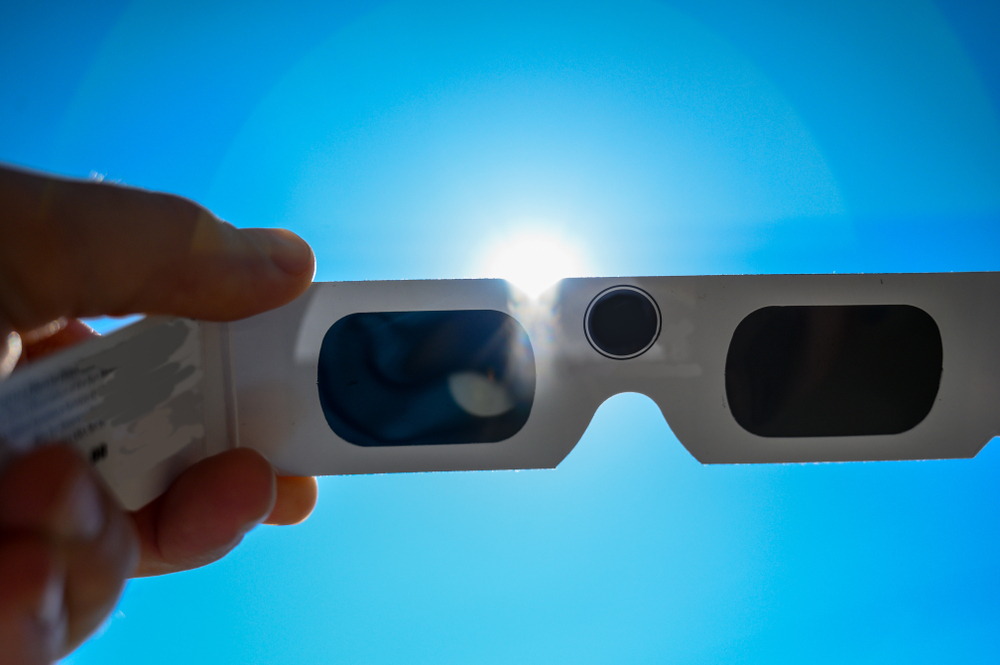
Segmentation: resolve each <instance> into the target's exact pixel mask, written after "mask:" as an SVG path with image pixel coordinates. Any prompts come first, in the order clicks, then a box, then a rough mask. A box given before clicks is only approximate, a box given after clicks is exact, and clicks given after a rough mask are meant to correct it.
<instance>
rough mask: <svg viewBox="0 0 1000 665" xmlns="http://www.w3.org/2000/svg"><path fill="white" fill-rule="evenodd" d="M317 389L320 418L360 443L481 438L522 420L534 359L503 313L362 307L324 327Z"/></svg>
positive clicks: (530, 395) (511, 430)
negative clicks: (410, 310)
mask: <svg viewBox="0 0 1000 665" xmlns="http://www.w3.org/2000/svg"><path fill="white" fill-rule="evenodd" d="M318 388H319V398H320V403H321V405H322V407H323V414H324V415H325V416H326V421H327V423H328V424H329V425H330V427H331V428H332V429H333V431H334V432H336V433H337V435H338V436H340V437H341V438H342V439H345V440H346V441H349V442H351V443H353V444H356V445H359V446H403V445H431V444H445V443H490V442H495V441H502V440H504V439H507V438H510V437H511V436H513V435H514V434H516V433H517V432H518V431H519V430H520V429H521V428H522V427H523V426H524V423H525V422H527V420H528V415H529V414H530V413H531V404H532V401H533V400H534V395H535V358H534V354H533V353H532V350H531V344H530V342H529V341H528V335H527V333H526V332H525V331H524V328H522V327H521V324H519V323H518V322H517V321H515V320H514V319H513V318H511V317H510V316H508V315H507V314H504V313H503V312H497V311H494V310H463V311H438V312H364V313H358V314H351V315H349V316H345V317H344V318H342V319H340V320H339V321H337V322H336V323H334V324H333V325H332V326H331V327H330V329H329V330H328V331H327V332H326V335H325V336H324V337H323V344H322V346H321V347H320V354H319V375H318Z"/></svg>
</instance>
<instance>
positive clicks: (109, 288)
mask: <svg viewBox="0 0 1000 665" xmlns="http://www.w3.org/2000/svg"><path fill="white" fill-rule="evenodd" d="M0 206H2V208H3V210H4V215H3V217H2V218H0V234H2V237H3V239H4V241H3V243H0V318H6V320H7V321H8V322H9V323H10V324H11V325H12V326H13V328H14V329H15V330H18V331H22V330H30V329H32V328H36V327H38V326H40V325H43V324H45V323H47V322H49V321H52V320H54V319H57V318H59V317H67V318H75V317H85V316H97V315H103V314H110V315H122V314H129V313H148V314H173V315H178V316H188V317H192V318H200V319H208V320H217V321H219V320H232V319H237V318H242V317H245V316H250V315H252V314H256V313H259V312H262V311H266V310H268V309H272V308H274V307H277V306H279V305H281V304H284V303H286V302H288V301H290V300H292V299H294V298H295V297H296V296H298V295H299V294H301V293H302V292H303V291H304V290H305V289H306V287H307V286H308V285H309V282H310V281H311V280H312V272H313V265H314V261H313V255H312V251H311V250H310V249H309V247H308V245H306V244H305V242H303V241H302V240H301V239H300V238H298V237H297V236H296V235H294V234H293V233H291V232H289V231H281V230H277V229H243V230H240V229H237V228H235V227H234V226H232V225H230V224H227V223H225V222H222V221H220V220H219V219H217V218H216V217H215V216H214V215H212V213H210V212H209V211H207V210H206V209H204V208H202V207H201V206H199V205H197V204H196V203H193V202H192V201H189V200H186V199H183V198H180V197H178V196H173V195H169V194H159V193H154V192H148V191H144V190H140V189H133V188H129V187H122V186H118V185H112V184H106V183H98V182H89V181H74V180H66V179H59V178H51V177H46V176H42V175H36V174H30V173H26V172H23V171H16V170H12V169H4V168H0Z"/></svg>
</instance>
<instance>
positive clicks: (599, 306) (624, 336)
mask: <svg viewBox="0 0 1000 665" xmlns="http://www.w3.org/2000/svg"><path fill="white" fill-rule="evenodd" d="M586 326H587V336H588V338H589V339H590V341H591V344H593V345H594V347H595V348H596V349H597V350H598V351H600V352H601V353H603V354H604V355H607V356H611V357H613V358H629V357H634V356H636V355H638V354H639V353H641V352H643V351H645V350H646V349H648V348H649V347H650V345H652V343H653V342H655V341H656V337H657V335H658V334H659V332H660V315H659V312H658V311H657V309H656V305H655V303H654V302H653V299H652V298H650V297H649V296H648V295H647V294H646V293H644V292H642V291H639V290H637V289H631V288H616V289H611V290H608V291H606V292H604V293H603V294H601V295H599V296H597V298H596V299H595V300H594V302H593V304H592V305H591V306H590V308H589V311H588V312H587V320H586Z"/></svg>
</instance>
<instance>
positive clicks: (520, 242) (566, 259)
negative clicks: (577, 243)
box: [486, 233, 584, 298]
mask: <svg viewBox="0 0 1000 665" xmlns="http://www.w3.org/2000/svg"><path fill="white" fill-rule="evenodd" d="M583 268H584V266H583V261H582V259H581V256H580V252H579V251H578V250H577V249H576V248H575V247H574V246H573V245H572V244H571V243H569V242H568V241H566V240H564V239H563V238H560V237H557V236H555V235H544V234H538V233H524V234H519V235H517V236H514V237H512V238H510V239H509V240H507V241H503V242H499V243H497V244H495V245H494V246H492V247H491V248H490V249H489V252H488V254H487V258H486V273H487V276H489V277H502V278H503V279H506V280H507V281H508V282H510V283H511V284H513V285H514V286H516V287H517V288H519V289H521V290H522V291H524V292H525V293H526V294H527V295H528V296H530V297H532V298H537V297H538V296H539V295H541V293H542V292H543V291H545V290H546V289H547V288H549V287H550V286H552V285H553V284H555V283H556V282H558V281H559V280H560V279H562V278H563V277H576V276H579V275H581V274H583Z"/></svg>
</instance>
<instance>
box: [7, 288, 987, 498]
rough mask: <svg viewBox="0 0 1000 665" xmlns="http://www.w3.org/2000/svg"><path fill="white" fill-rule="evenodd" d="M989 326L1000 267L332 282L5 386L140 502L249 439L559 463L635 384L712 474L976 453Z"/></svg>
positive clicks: (18, 444)
mask: <svg viewBox="0 0 1000 665" xmlns="http://www.w3.org/2000/svg"><path fill="white" fill-rule="evenodd" d="M997 330H1000V276H998V274H995V273H951V274H888V275H758V276H701V277H636V278H581V279H565V280H562V281H561V282H560V283H559V284H557V285H556V286H554V287H553V288H552V289H550V290H549V291H548V292H547V293H545V294H543V295H542V296H541V297H539V298H537V299H530V298H527V297H525V296H523V295H522V294H520V293H519V292H517V291H516V290H515V289H513V288H512V287H511V286H510V285H509V284H508V283H507V282H505V281H503V280H440V281H401V282H342V283H317V284H314V285H313V286H312V287H311V288H310V290H309V291H308V292H307V293H306V294H304V295H303V296H302V297H300V298H299V299H297V300H295V301H294V302H292V303H290V304H288V305H286V306H284V307H282V308H280V309H277V310H273V311H270V312H267V313H265V314H261V315H258V316H254V317H251V318H248V319H244V320H242V321H237V322H235V323H230V324H219V323H207V322H196V321H191V320H186V319H153V318H150V319H147V320H144V321H142V322H139V323H137V324H135V325H134V326H131V327H129V328H126V329H124V330H122V331H119V332H117V333H115V334H112V335H110V336H108V337H106V338H104V339H100V340H95V341H93V342H89V343H87V344H84V345H82V346H80V347H76V348H73V349H70V350H68V351H66V352H64V353H62V354H60V355H58V356H55V357H53V358H49V359H44V360H41V361H39V362H38V363H36V364H34V365H31V366H29V367H27V368H26V369H24V370H22V371H19V372H17V373H15V374H14V375H13V376H12V377H11V378H10V379H9V380H8V381H6V382H4V383H3V384H0V423H2V425H0V427H2V428H3V429H2V430H0V439H3V440H5V441H6V442H7V445H8V446H9V447H10V448H11V449H26V448H29V447H30V446H32V445H33V444H34V443H35V442H40V441H51V440H56V439H70V440H72V441H73V442H74V443H75V444H76V445H77V446H78V447H80V448H81V449H82V450H83V451H84V452H85V453H86V454H87V455H88V456H89V457H90V459H91V460H92V461H93V462H94V463H95V465H96V466H97V468H98V470H99V471H100V472H101V474H102V475H103V476H104V478H105V479H106V480H107V481H108V483H109V485H110V486H111V487H112V489H113V490H114V491H115V492H116V493H117V494H118V496H119V498H120V499H121V500H122V501H123V503H124V504H125V505H126V507H129V508H135V507H138V506H141V505H143V504H144V503H146V502H147V501H149V500H150V499H152V498H154V497H155V496H157V495H158V494H159V493H160V492H162V491H163V490H164V489H165V488H166V487H167V486H168V485H169V483H170V481H172V480H173V478H174V477H176V475H177V474H178V473H179V472H180V471H182V470H183V469H184V468H186V467H187V466H189V465H190V464H193V463H194V462H196V461H198V460H200V459H203V458H204V457H207V456H209V455H211V454H214V453H216V452H219V451H221V450H224V449H226V448H230V447H236V446H243V447H251V448H254V449H256V450H258V451H259V452H261V453H263V454H264V455H265V456H266V457H267V458H268V459H269V460H270V461H271V462H272V464H274V466H275V467H276V468H277V469H278V470H279V471H280V472H282V473H286V474H292V475H332V474H351V473H387V472H410V471H449V470H471V469H525V468H551V467H555V466H556V465H557V464H558V463H559V462H560V461H561V460H562V459H564V458H565V457H566V455H567V454H569V451H570V450H572V448H573V446H574V445H576V443H577V441H579V439H580V437H581V436H582V435H583V432H584V430H585V429H586V428H587V425H588V424H589V422H590V420H591V418H592V417H593V415H594V413H595V411H596V410H597V407H598V406H600V404H601V403H602V402H603V401H604V400H606V399H608V398H609V397H611V396H613V395H615V394H618V393H621V392H638V393H642V394H645V395H647V396H648V397H650V398H651V399H652V400H653V401H655V402H656V404H657V405H658V406H659V407H660V410H661V411H662V412H663V415H664V417H665V418H666V420H667V423H668V424H669V425H670V427H671V429H672V430H673V432H674V434H676V436H677V438H678V439H679V440H680V441H681V443H682V444H683V445H684V446H685V447H686V448H687V449H688V451H689V452H691V454H692V455H693V456H694V457H695V458H697V459H698V460H699V461H701V462H703V463H761V462H821V461H848V460H888V459H930V458H953V457H972V456H974V455H975V454H976V453H977V452H978V451H979V450H980V449H981V448H982V447H983V446H984V445H985V444H986V443H987V442H988V441H989V440H990V439H991V438H992V437H993V436H995V435H996V434H997V433H998V432H1000V413H998V409H997V407H998V405H1000V350H998V344H997V341H996V339H997V337H996V334H997V333H996V331H997Z"/></svg>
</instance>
